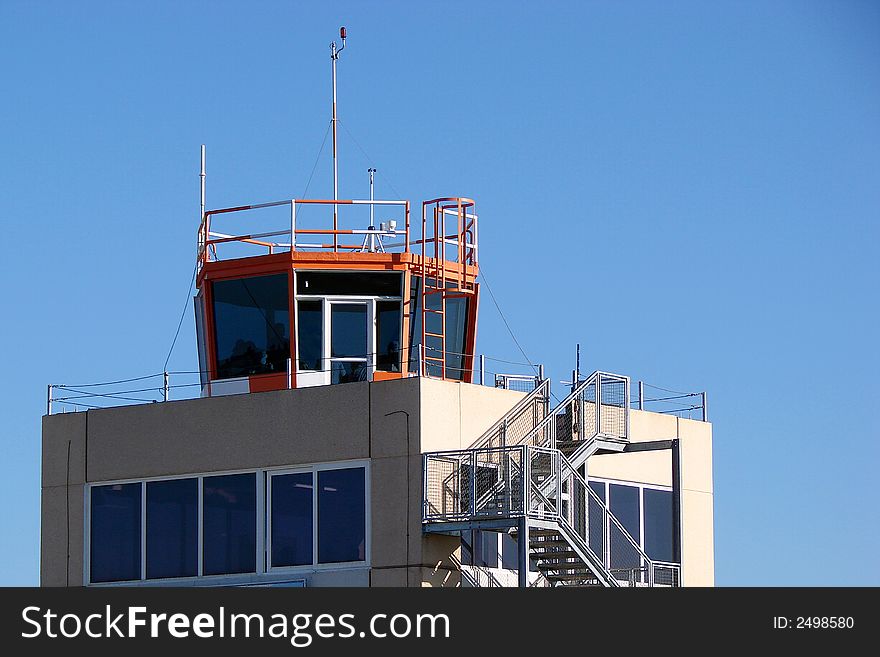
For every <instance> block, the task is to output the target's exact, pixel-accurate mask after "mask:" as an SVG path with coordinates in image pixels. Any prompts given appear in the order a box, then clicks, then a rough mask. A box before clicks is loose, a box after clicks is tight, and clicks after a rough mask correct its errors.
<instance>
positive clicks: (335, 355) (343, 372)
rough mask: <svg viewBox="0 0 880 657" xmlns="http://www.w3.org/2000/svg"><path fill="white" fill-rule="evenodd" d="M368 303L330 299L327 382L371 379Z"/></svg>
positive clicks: (370, 318) (371, 337) (371, 323)
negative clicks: (328, 369) (328, 372)
mask: <svg viewBox="0 0 880 657" xmlns="http://www.w3.org/2000/svg"><path fill="white" fill-rule="evenodd" d="M371 311H372V303H371V302H368V301H331V302H330V318H329V319H330V336H329V337H330V383H351V382H353V381H369V380H370V379H372V374H373V372H372V369H373V368H372V364H373V354H372V353H371V352H372V349H370V345H372V344H373V335H372V325H373V322H372V312H371Z"/></svg>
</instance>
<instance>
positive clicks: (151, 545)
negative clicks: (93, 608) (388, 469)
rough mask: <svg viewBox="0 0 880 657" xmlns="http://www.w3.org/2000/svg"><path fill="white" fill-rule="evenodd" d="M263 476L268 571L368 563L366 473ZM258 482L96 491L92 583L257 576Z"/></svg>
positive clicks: (240, 478) (223, 480)
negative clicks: (266, 487)
mask: <svg viewBox="0 0 880 657" xmlns="http://www.w3.org/2000/svg"><path fill="white" fill-rule="evenodd" d="M268 480H269V482H270V490H271V494H270V495H269V496H267V508H268V514H269V516H268V517H269V518H270V523H268V525H269V527H271V529H270V530H268V531H267V537H268V542H269V544H270V546H271V558H270V559H268V561H267V564H268V566H269V567H276V568H277V567H289V566H303V565H313V564H316V563H320V564H327V563H343V562H354V561H364V560H365V558H366V555H365V550H366V492H365V491H366V489H365V486H366V481H365V470H364V468H362V467H359V468H342V469H333V470H317V471H314V472H312V471H309V472H296V473H279V474H272V473H269V477H268ZM200 481H201V486H202V495H201V497H202V502H201V504H202V508H201V524H200V523H199V515H200V514H199V484H200ZM263 482H264V479H263V475H262V473H259V475H258V473H255V472H250V473H245V474H232V475H217V476H206V477H202V478H201V480H200V479H199V478H198V477H189V478H182V479H173V480H162V481H148V482H135V483H123V484H109V485H104V486H92V487H91V498H90V508H89V518H90V526H89V575H90V577H89V579H90V581H91V582H93V583H98V582H119V581H130V580H139V579H141V578H142V573H143V574H144V575H145V576H146V578H147V579H161V578H168V577H195V576H198V575H234V574H243V573H254V572H256V570H257V531H258V520H259V522H260V523H261V524H262V525H264V526H265V525H266V524H267V523H266V519H265V518H259V519H258V514H257V490H258V489H257V486H258V485H264V483H263ZM316 488H317V490H318V494H317V499H316V498H315V489H316ZM144 498H145V499H144ZM316 507H317V513H316V512H315V511H316ZM267 529H268V528H267ZM200 533H201V538H202V569H201V573H200V572H199V535H200ZM315 536H317V541H315V540H314V539H315ZM316 543H317V546H316ZM316 547H317V555H316V554H315V548H316ZM144 560H145V561H144ZM267 564H261V566H264V567H265V566H266V565H267Z"/></svg>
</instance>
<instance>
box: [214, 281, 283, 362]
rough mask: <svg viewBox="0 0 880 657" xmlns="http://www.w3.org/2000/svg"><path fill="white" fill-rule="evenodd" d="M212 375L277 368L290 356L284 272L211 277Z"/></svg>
mask: <svg viewBox="0 0 880 657" xmlns="http://www.w3.org/2000/svg"><path fill="white" fill-rule="evenodd" d="M211 289H212V294H213V299H214V302H213V306H214V336H215V344H216V357H217V373H216V375H217V377H218V378H220V379H228V378H233V377H240V376H250V375H252V374H271V373H273V372H275V373H283V372H286V371H287V359H288V358H289V357H290V313H289V309H288V293H287V274H271V275H269V276H252V277H249V278H236V279H231V280H225V281H215V282H214V283H213V286H212V288H211Z"/></svg>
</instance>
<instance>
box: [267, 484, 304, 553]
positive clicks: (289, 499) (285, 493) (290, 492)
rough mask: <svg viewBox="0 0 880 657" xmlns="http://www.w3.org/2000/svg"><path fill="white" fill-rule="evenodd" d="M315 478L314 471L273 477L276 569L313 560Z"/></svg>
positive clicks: (273, 529)
mask: <svg viewBox="0 0 880 657" xmlns="http://www.w3.org/2000/svg"><path fill="white" fill-rule="evenodd" d="M312 479H313V475H312V473H311V472H306V473H297V474H284V475H274V476H273V477H272V539H271V540H272V566H275V567H277V566H303V565H311V563H312V561H313V557H312V552H313V550H312V539H313V537H314V532H313V529H312V527H313V520H314V514H313V512H312V509H313V507H312V500H313V499H314V498H313V493H314V485H313V484H312Z"/></svg>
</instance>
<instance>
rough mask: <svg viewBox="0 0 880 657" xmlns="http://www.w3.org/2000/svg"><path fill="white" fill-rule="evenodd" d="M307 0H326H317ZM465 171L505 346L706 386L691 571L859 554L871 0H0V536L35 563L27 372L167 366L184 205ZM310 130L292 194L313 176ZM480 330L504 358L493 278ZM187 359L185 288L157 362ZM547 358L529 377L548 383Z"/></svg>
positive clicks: (766, 568)
mask: <svg viewBox="0 0 880 657" xmlns="http://www.w3.org/2000/svg"><path fill="white" fill-rule="evenodd" d="M330 5H332V8H331V7H330ZM341 24H345V25H346V26H347V27H348V31H349V39H348V46H347V48H346V51H345V53H344V54H343V56H342V61H341V63H340V118H341V120H342V122H343V123H344V125H346V127H347V128H348V129H349V130H350V131H351V133H352V134H353V135H354V136H355V137H356V138H357V140H358V142H359V143H360V144H361V146H362V147H363V148H364V149H365V150H366V151H367V152H368V153H369V154H370V156H371V157H372V158H373V159H372V161H370V162H368V161H367V160H366V159H365V158H364V157H363V155H362V154H361V152H360V151H359V150H358V149H357V148H356V147H355V145H354V144H353V142H352V141H351V140H350V138H349V137H348V135H347V133H346V132H345V131H342V132H341V134H340V141H341V143H340V157H341V158H342V166H341V174H340V178H341V189H342V195H343V196H355V197H357V196H366V194H367V185H366V173H365V169H366V168H367V166H368V165H369V164H374V165H375V166H377V167H378V168H379V169H380V173H381V174H382V177H381V178H380V179H379V183H378V185H379V186H378V191H379V195H380V196H394V193H393V192H392V190H391V186H392V185H393V188H394V189H396V190H399V192H400V194H402V195H403V196H405V197H406V198H409V199H411V200H413V201H415V202H418V201H420V200H421V199H425V198H432V197H434V196H438V195H468V196H473V197H475V198H476V199H477V200H478V202H479V210H480V216H481V224H482V229H481V246H482V249H481V254H480V255H481V264H483V265H484V270H485V273H486V275H487V277H488V280H489V282H490V284H491V286H492V288H493V290H494V292H495V295H496V296H497V297H498V300H499V302H500V304H501V306H502V309H503V310H504V312H505V314H506V316H507V318H508V320H509V321H510V323H511V325H512V326H513V328H514V331H515V332H516V334H517V337H518V338H519V341H520V342H521V343H522V345H523V347H524V348H525V350H526V352H527V353H528V354H529V356H530V358H532V359H533V360H535V361H540V362H544V363H546V364H547V366H548V368H550V370H551V372H552V373H553V378H554V379H555V381H559V380H560V379H562V378H564V377H565V376H566V373H567V371H570V369H571V367H572V366H573V362H572V361H573V351H574V344H575V343H576V342H578V341H579V342H581V343H582V345H583V350H584V368H583V369H585V370H593V369H597V368H602V369H607V370H611V371H615V372H621V373H625V374H629V375H630V376H631V377H633V379H643V380H645V381H648V382H652V383H655V384H657V385H661V386H665V387H670V388H675V389H687V390H703V389H705V390H708V391H709V395H710V405H711V415H712V420H713V421H714V436H715V486H716V489H715V490H716V497H715V518H716V564H717V581H718V583H719V584H724V585H737V584H740V585H750V584H757V585H762V584H763V585H777V584H780V585H781V584H844V585H849V584H851V585H856V584H873V585H878V584H880V569H878V568H877V565H876V564H877V554H878V553H880V511H878V508H880V504H878V502H880V496H878V492H877V471H878V466H880V422H878V411H880V404H878V398H880V394H878V393H880V386H878V377H877V370H878V364H880V358H878V346H877V331H878V319H880V313H878V295H877V283H878V278H880V276H878V268H880V265H878V257H877V245H878V238H880V234H878V219H880V5H878V4H877V3H875V2H852V1H843V0H841V1H830V0H829V1H826V2H806V1H801V2H779V1H777V2H758V1H754V2H712V3H706V2H659V1H657V2H626V3H617V2H599V3H597V2H572V3H562V2H531V3H510V2H505V3H502V2H485V3H475V2H443V3H430V4H427V3H419V4H418V5H415V4H414V3H404V2H399V3H398V2H394V3H391V2H385V3H380V2H374V3H363V2H342V1H337V2H334V3H323V2H322V3H318V2H314V3H292V2H186V3H180V2H149V3H143V2H139V3H135V2H81V3H71V2H40V3H35V2H20V1H16V0H3V1H2V3H0V44H2V52H3V56H2V58H0V83H2V89H3V97H2V100H0V153H2V157H0V186H2V194H3V201H2V205H0V220H2V235H3V239H2V246H0V249H2V256H0V287H2V298H3V321H2V322H0V342H2V344H4V345H6V353H5V359H4V360H5V374H6V375H5V377H4V382H3V383H2V384H0V385H2V388H3V394H2V402H3V403H2V411H0V412H2V415H3V421H2V433H0V439H2V451H3V460H2V463H3V476H2V478H0V482H2V483H0V486H2V489H0V491H2V495H3V499H4V500H5V503H4V506H3V509H4V510H3V514H2V515H3V531H2V537H3V540H2V541H0V584H36V583H37V582H38V568H39V549H38V545H39V531H40V528H39V491H40V479H39V473H40V416H41V415H42V414H43V412H44V408H45V386H46V384H47V383H49V382H79V381H83V380H85V381H92V380H93V381H101V380H109V379H115V378H120V377H122V376H125V375H138V374H148V373H153V372H156V371H161V370H162V364H163V362H164V360H165V357H166V354H167V352H168V348H169V345H170V342H171V338H172V336H173V333H174V329H175V327H176V324H177V320H178V317H179V314H180V311H181V307H182V303H183V300H184V296H185V291H186V285H187V283H188V281H189V277H190V274H191V271H192V266H193V257H194V250H195V229H196V226H197V222H198V178H197V173H198V148H199V144H201V143H206V144H207V145H208V173H209V177H208V199H209V201H208V204H209V206H212V207H218V206H222V205H232V204H239V203H250V202H257V201H264V200H274V199H281V198H290V197H292V196H298V195H300V194H301V193H302V191H303V189H304V187H305V183H306V180H307V179H308V176H309V173H310V171H311V169H312V165H313V164H314V162H315V155H316V153H317V151H318V147H319V146H320V144H321V138H322V136H323V135H324V131H325V128H326V126H327V120H328V112H329V108H328V104H329V101H328V92H329V60H328V54H329V51H328V44H329V42H330V41H331V40H332V39H333V38H334V37H335V36H336V31H337V29H338V26H339V25H341ZM329 166H330V164H329V160H328V158H327V152H326V150H325V152H324V157H323V158H322V160H321V162H320V163H319V169H318V172H317V173H316V175H315V180H314V182H313V183H312V187H311V190H310V196H321V195H326V194H329V190H330V176H329V171H330V168H329ZM481 311H482V312H481V319H480V339H479V349H480V351H485V352H487V353H490V354H494V355H496V356H498V357H502V358H505V357H506V358H511V359H513V360H521V357H520V355H519V353H518V351H517V349H516V347H515V346H514V344H513V343H512V341H511V339H510V337H509V336H508V335H507V333H506V331H505V329H504V327H503V324H502V323H501V321H500V319H499V317H498V314H497V312H496V311H495V309H494V308H493V307H492V305H491V303H490V302H489V300H488V297H485V298H484V303H483V304H482V309H481ZM195 366H196V357H195V339H194V331H193V328H192V319H191V312H190V311H188V312H187V314H186V321H185V323H184V325H183V329H182V333H181V340H180V343H179V345H178V347H177V349H176V350H175V352H174V355H173V357H172V360H171V364H170V368H171V369H178V370H187V369H193V368H194V367H195ZM559 388H560V386H558V385H557V390H558V389H559Z"/></svg>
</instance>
